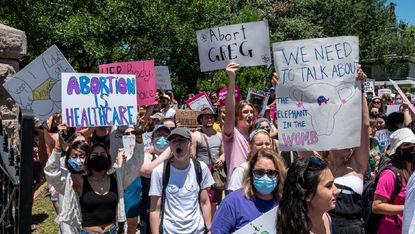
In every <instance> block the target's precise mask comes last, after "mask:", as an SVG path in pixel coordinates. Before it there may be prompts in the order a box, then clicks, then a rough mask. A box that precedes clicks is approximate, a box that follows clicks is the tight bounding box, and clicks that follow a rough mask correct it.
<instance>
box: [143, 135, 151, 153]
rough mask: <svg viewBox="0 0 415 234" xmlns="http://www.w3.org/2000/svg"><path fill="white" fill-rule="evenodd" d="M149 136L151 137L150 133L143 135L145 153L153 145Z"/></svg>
mask: <svg viewBox="0 0 415 234" xmlns="http://www.w3.org/2000/svg"><path fill="white" fill-rule="evenodd" d="M151 135H153V133H152V132H146V133H143V143H144V151H145V152H147V151H148V150H149V149H150V148H151V147H152V146H153V144H152V143H151Z"/></svg>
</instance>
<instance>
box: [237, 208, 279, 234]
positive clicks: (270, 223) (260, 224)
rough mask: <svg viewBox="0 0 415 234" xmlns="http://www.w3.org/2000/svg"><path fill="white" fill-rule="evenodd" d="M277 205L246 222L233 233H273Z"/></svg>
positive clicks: (274, 231) (275, 231) (274, 230)
mask: <svg viewBox="0 0 415 234" xmlns="http://www.w3.org/2000/svg"><path fill="white" fill-rule="evenodd" d="M277 210H278V206H277V207H274V208H272V209H271V210H270V211H268V212H266V213H265V214H263V215H261V216H259V217H258V218H256V219H255V220H253V221H252V222H250V223H248V224H246V225H245V226H243V227H242V228H241V229H239V230H238V231H236V232H234V233H233V234H275V233H277V230H276V226H277V224H276V220H277Z"/></svg>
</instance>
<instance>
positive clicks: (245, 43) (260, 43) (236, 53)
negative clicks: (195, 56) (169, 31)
mask: <svg viewBox="0 0 415 234" xmlns="http://www.w3.org/2000/svg"><path fill="white" fill-rule="evenodd" d="M196 34H197V45H198V48H199V60H200V70H201V71H202V72H206V71H214V70H219V69H223V68H225V67H226V66H227V65H228V64H229V63H230V62H234V63H239V64H240V65H241V66H258V65H269V64H271V55H270V50H269V28H268V22H267V21H259V22H251V23H243V24H234V25H228V26H222V27H214V28H208V29H203V30H200V31H197V33H196Z"/></svg>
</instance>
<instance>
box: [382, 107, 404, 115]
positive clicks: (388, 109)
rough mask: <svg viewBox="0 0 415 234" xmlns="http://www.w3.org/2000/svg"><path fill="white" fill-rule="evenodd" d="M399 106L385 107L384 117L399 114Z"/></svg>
mask: <svg viewBox="0 0 415 234" xmlns="http://www.w3.org/2000/svg"><path fill="white" fill-rule="evenodd" d="M400 108H401V106H400V105H387V106H386V115H389V114H390V113H393V112H400Z"/></svg>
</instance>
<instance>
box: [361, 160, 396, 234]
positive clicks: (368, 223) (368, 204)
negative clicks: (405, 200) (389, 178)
mask: <svg viewBox="0 0 415 234" xmlns="http://www.w3.org/2000/svg"><path fill="white" fill-rule="evenodd" d="M384 170H391V171H392V172H393V173H394V174H395V178H396V183H395V189H394V191H393V193H392V195H391V197H390V199H389V201H388V203H390V204H391V203H393V201H394V200H395V198H396V196H398V194H399V192H400V191H401V189H402V177H401V173H400V171H399V169H398V168H396V167H395V166H393V165H391V164H389V165H385V166H384V167H383V168H381V169H380V170H379V173H378V174H377V175H376V178H375V180H371V181H366V182H365V188H364V191H363V202H364V204H365V206H364V211H363V218H364V221H365V230H366V233H377V231H378V228H379V225H380V221H381V219H382V217H383V215H382V214H375V213H373V212H372V204H373V200H374V196H375V191H376V186H377V185H378V182H379V177H380V174H381V173H382V172H383V171H384ZM392 217H393V219H394V222H395V227H396V228H400V224H399V220H398V216H396V215H393V216H392Z"/></svg>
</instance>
